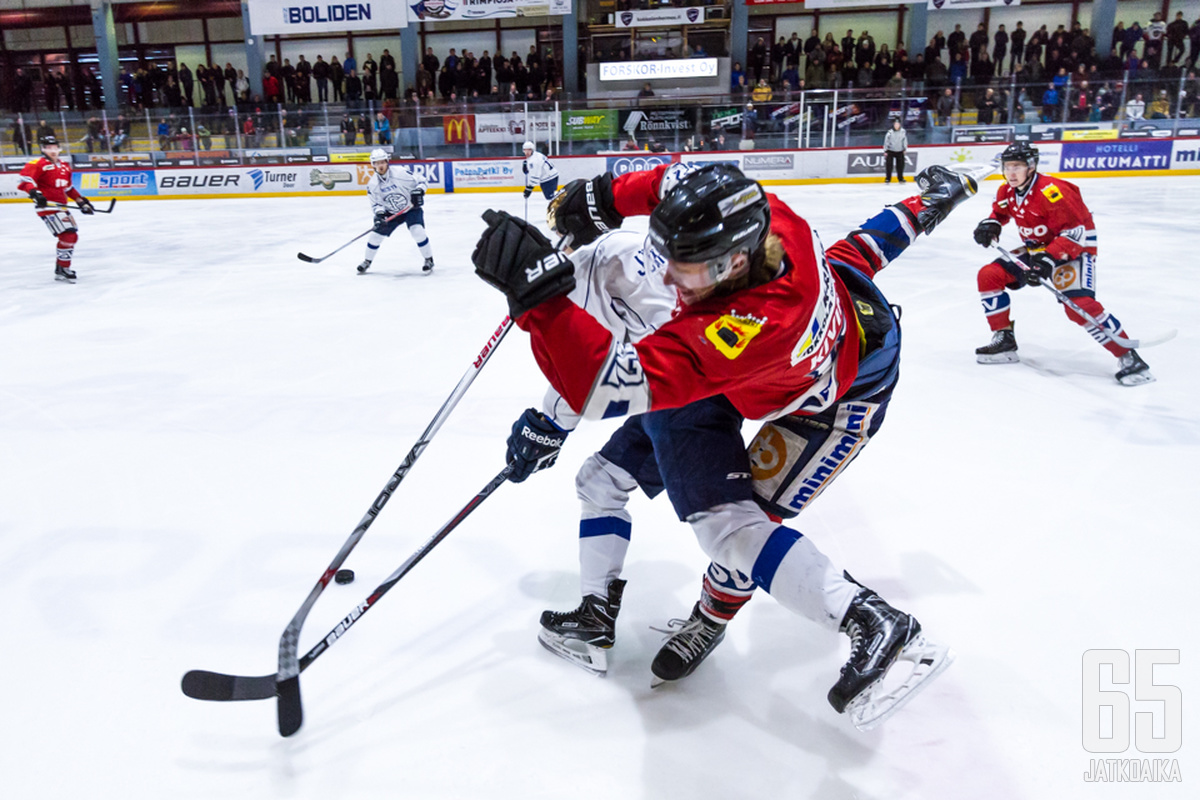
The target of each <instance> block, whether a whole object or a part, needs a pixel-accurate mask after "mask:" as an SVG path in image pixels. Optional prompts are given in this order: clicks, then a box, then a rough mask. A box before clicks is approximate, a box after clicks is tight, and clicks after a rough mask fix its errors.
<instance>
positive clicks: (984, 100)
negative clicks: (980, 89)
mask: <svg viewBox="0 0 1200 800" xmlns="http://www.w3.org/2000/svg"><path fill="white" fill-rule="evenodd" d="M999 107H1000V100H999V99H998V98H997V97H996V90H995V89H993V88H991V87H990V86H989V87H988V89H987V91H985V92H984V93H983V96H982V97H981V98H979V103H978V104H977V108H978V109H979V117H978V122H979V124H980V125H991V124H992V122H994V121H995V119H996V109H997V108H999Z"/></svg>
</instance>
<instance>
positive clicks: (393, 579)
mask: <svg viewBox="0 0 1200 800" xmlns="http://www.w3.org/2000/svg"><path fill="white" fill-rule="evenodd" d="M511 473H512V465H511V464H507V465H505V467H504V469H502V470H500V472H499V473H497V475H496V477H494V478H492V479H491V480H490V481H488V484H487V485H486V486H484V487H483V489H481V490H480V491H479V493H478V494H476V495H475V496H474V497H473V498H471V500H470V502H468V503H467V504H466V505H465V506H463V507H462V508H461V509H460V510H459V512H458V513H457V514H455V515H454V516H453V517H451V519H450V521H449V522H447V523H446V524H445V525H443V526H442V527H441V528H439V529H438V531H437V533H435V534H434V535H433V536H431V537H430V538H429V541H427V542H425V544H423V545H422V546H421V547H420V549H418V550H417V551H416V552H415V553H413V554H412V555H411V556H409V557H408V558H407V559H406V560H405V561H404V563H403V564H401V565H400V566H399V567H397V568H396V570H395V571H394V572H393V573H392V574H391V575H389V576H387V578H385V579H384V581H383V583H381V584H379V585H378V586H376V587H375V591H373V592H371V594H370V595H369V596H368V597H367V599H366V600H363V601H362V602H361V603H359V604H358V605H357V606H355V607H354V608H353V609H352V610H351V611H350V613H349V614H347V615H346V616H345V617H344V618H342V621H341V622H339V623H338V624H337V625H335V626H334V628H333V629H332V630H331V631H329V633H327V634H325V637H324V638H323V639H321V641H319V642H317V643H316V644H315V645H314V646H313V647H312V649H311V650H309V651H308V652H307V653H305V654H304V657H303V658H301V659H300V661H299V670H304V669H307V668H308V666H309V665H310V664H312V663H313V662H314V661H316V660H317V659H318V658H320V657H321V654H322V653H324V652H325V651H327V650H328V649H329V648H330V647H332V646H333V644H334V642H336V641H337V640H338V639H340V638H342V636H344V635H345V633H346V631H348V630H350V628H351V627H352V626H353V625H354V623H356V622H358V621H359V620H360V619H362V616H363V614H366V613H367V612H368V611H370V610H371V608H372V607H374V605H375V604H376V603H378V602H379V600H380V599H381V598H382V597H383V596H384V595H385V594H387V593H388V592H389V591H390V590H391V588H392V587H393V586H395V585H396V584H397V583H399V582H400V580H401V579H402V578H403V577H404V576H405V575H407V574H408V573H409V571H411V570H412V568H413V567H415V566H416V565H417V564H418V563H420V561H421V559H423V558H425V556H427V555H429V553H430V552H432V550H433V548H435V547H437V546H438V545H439V544H440V543H441V542H442V540H444V539H445V538H446V537H447V536H449V535H450V532H451V531H453V530H454V529H455V528H457V527H458V526H459V525H460V524H461V523H462V521H463V520H464V519H466V518H467V517H468V516H470V514H471V512H472V511H474V510H475V509H476V508H478V507H479V506H480V504H482V503H483V501H484V500H486V499H488V497H490V496H491V494H492V493H493V492H495V491H496V489H498V488H499V487H500V485H501V484H503V483H504V482H505V481H506V480H508V476H509V474H511ZM274 693H275V695H276V696H277V697H278V698H279V700H278V707H277V711H278V719H279V734H280V735H281V736H291V735H292V734H294V733H295V732H296V731H298V730H300V726H301V725H302V724H303V723H304V710H303V706H302V705H301V703H300V675H299V671H297V674H295V675H293V676H292V677H290V678H287V679H281V680H279V681H278V683H277V685H276V686H275V692H274Z"/></svg>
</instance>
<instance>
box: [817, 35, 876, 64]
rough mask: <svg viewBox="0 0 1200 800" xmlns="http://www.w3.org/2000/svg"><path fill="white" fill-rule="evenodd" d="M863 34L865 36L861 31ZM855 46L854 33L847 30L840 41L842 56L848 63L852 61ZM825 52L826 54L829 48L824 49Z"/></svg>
mask: <svg viewBox="0 0 1200 800" xmlns="http://www.w3.org/2000/svg"><path fill="white" fill-rule="evenodd" d="M863 33H864V34H865V33H866V31H863ZM856 46H857V45H856V43H855V40H854V31H852V30H847V31H846V35H845V36H843V37H842V41H841V48H842V55H844V56H845V57H846V61H848V62H853V61H854V48H855V47H856ZM825 50H826V53H827V54H828V51H829V48H825Z"/></svg>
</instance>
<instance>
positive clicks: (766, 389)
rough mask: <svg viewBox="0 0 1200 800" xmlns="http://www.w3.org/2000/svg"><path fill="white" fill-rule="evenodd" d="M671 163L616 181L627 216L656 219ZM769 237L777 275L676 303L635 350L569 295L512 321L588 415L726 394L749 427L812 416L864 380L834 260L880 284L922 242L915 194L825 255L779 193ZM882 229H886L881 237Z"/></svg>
mask: <svg viewBox="0 0 1200 800" xmlns="http://www.w3.org/2000/svg"><path fill="white" fill-rule="evenodd" d="M665 169H666V167H665V166H664V167H659V168H657V169H655V170H652V171H647V172H635V173H629V174H627V175H624V176H622V177H620V178H618V179H617V180H616V181H614V182H613V196H614V201H615V205H616V208H617V210H618V211H619V212H621V213H622V214H623V215H625V216H629V215H632V214H647V213H650V212H651V211H652V210H653V208H654V206H655V205H657V203H658V188H659V182H660V180H661V178H662V173H663V172H664V171H665ZM767 197H768V199H769V202H770V205H771V232H772V233H773V234H775V235H777V236H779V237H780V239H781V240H782V242H783V247H784V251H785V254H786V255H785V258H784V269H783V271H782V273H781V274H780V275H779V277H777V278H775V279H774V280H772V281H769V282H768V283H766V284H763V285H761V286H756V287H754V288H750V289H744V290H742V291H739V292H736V293H734V294H732V295H729V296H725V297H712V298H708V299H706V300H704V301H701V302H699V303H696V304H694V305H691V306H681V307H680V309H679V310H678V311H677V313H676V315H675V317H674V318H673V319H672V320H671V321H670V322H668V323H666V324H664V325H662V326H661V327H660V328H659V329H658V330H657V331H655V332H654V333H653V334H651V335H649V336H647V337H645V338H643V339H641V340H640V341H638V342H637V343H626V342H620V341H615V340H614V339H613V336H612V335H611V334H610V333H609V331H608V330H607V329H605V328H604V327H602V326H601V325H600V323H598V322H597V321H596V320H595V319H593V318H592V317H591V316H590V315H589V314H588V313H587V312H586V311H584V310H583V309H581V308H579V307H578V306H576V305H575V304H574V303H572V302H571V301H570V300H569V299H567V298H566V297H559V298H555V299H554V300H551V301H549V302H546V303H543V304H542V305H540V306H538V307H537V308H535V309H533V310H532V311H530V312H528V313H527V314H524V315H523V316H522V317H521V318H520V319H518V320H517V324H518V325H519V326H520V327H521V328H523V329H525V330H527V331H529V332H530V334H531V336H532V345H533V351H534V356H535V357H536V359H537V361H538V364H539V366H541V368H542V371H543V372H544V373H545V375H546V377H547V378H549V380H550V382H551V384H552V385H553V386H554V388H555V389H556V390H557V391H558V392H559V394H561V395H562V396H563V398H564V399H566V401H567V402H568V403H569V404H570V405H571V407H572V408H574V409H577V410H580V411H581V412H582V414H583V416H585V417H588V418H603V417H612V416H622V415H625V414H636V413H641V412H644V411H648V410H657V409H663V408H677V407H680V406H684V405H687V404H688V403H691V402H694V401H696V400H701V399H704V398H706V397H712V396H714V395H720V394H723V395H725V396H726V397H728V398H729V400H730V401H731V402H732V403H733V405H734V406H735V407H736V408H737V409H738V411H740V412H741V413H742V414H743V415H744V416H745V417H747V418H749V419H774V418H777V417H780V416H783V415H785V414H791V413H817V412H820V411H822V410H824V409H826V408H828V407H829V406H831V405H832V404H833V403H835V402H836V401H837V400H838V399H839V398H840V397H841V396H842V395H843V394H845V392H846V391H847V390H848V389H849V388H850V386H851V385H852V384H853V383H854V380H855V378H856V377H857V374H858V366H859V350H860V347H861V344H862V341H861V337H860V327H859V325H858V320H857V317H856V316H855V310H854V302H853V300H852V299H851V296H850V292H849V291H848V290H847V288H846V286H845V285H844V284H843V282H842V280H841V279H840V278H839V277H838V275H837V273H836V272H835V271H834V269H833V268H832V266H831V265H830V263H829V261H830V260H835V261H837V262H839V263H842V264H846V265H848V266H851V267H853V268H855V269H857V270H859V271H860V272H862V273H863V274H864V275H866V276H867V277H872V276H874V274H875V272H876V271H877V270H878V269H880V268H882V267H883V266H884V265H886V264H887V263H888V261H890V259H891V258H892V257H894V256H895V255H897V254H898V253H899V252H900V251H902V250H903V249H904V247H905V246H907V244H908V243H910V242H911V241H912V240H913V239H915V238H916V234H917V231H918V228H917V223H916V212H918V211H920V210H921V208H922V207H923V206H922V204H921V200H920V198H919V197H914V198H910V199H909V200H907V201H905V202H904V204H902V205H901V206H900V207H892V208H889V209H887V210H885V211H884V213H883V214H881V215H880V216H879V217H877V218H875V219H874V220H872V222H873V223H875V224H870V225H865V226H864V230H859V231H856V232H855V233H854V234H852V235H851V236H850V237H848V238H847V239H845V240H842V241H840V242H838V243H837V244H835V245H834V246H833V247H831V248H830V250H829V257H828V259H827V257H826V252H825V251H824V249H823V248H822V246H821V243H820V241H819V240H818V239H817V237H816V234H815V233H814V232H813V230H812V229H811V228H810V227H809V225H808V223H807V222H805V221H804V220H803V219H801V218H800V217H799V216H798V215H797V214H795V213H794V212H793V211H792V210H791V209H790V208H788V206H787V205H786V204H784V203H783V201H781V200H780V199H779V198H778V197H776V196H774V195H771V194H768V195H767ZM880 229H887V230H886V233H882V234H880V235H879V236H876V235H875V234H877V233H880Z"/></svg>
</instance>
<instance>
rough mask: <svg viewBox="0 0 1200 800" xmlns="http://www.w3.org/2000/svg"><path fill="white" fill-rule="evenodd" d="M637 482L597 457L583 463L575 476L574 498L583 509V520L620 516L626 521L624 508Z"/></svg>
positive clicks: (597, 455)
mask: <svg viewBox="0 0 1200 800" xmlns="http://www.w3.org/2000/svg"><path fill="white" fill-rule="evenodd" d="M636 488H637V481H635V480H634V479H633V476H632V475H630V474H629V473H628V472H626V471H625V470H624V469H622V468H621V467H618V466H617V465H616V464H613V463H612V462H610V461H609V460H608V459H606V458H605V457H604V456H602V455H600V454H599V453H593V454H592V455H590V456H588V458H587V460H586V461H584V462H583V466H581V467H580V468H579V472H578V473H576V475H575V496H576V497H578V498H579V502H580V503H581V504H582V506H583V517H584V518H585V519H587V518H589V517H599V516H620V517H623V518H625V519H626V520H628V519H629V513H628V512H627V511H625V505H626V504H627V503H628V502H629V493H630V492H632V491H633V490H634V489H636Z"/></svg>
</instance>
